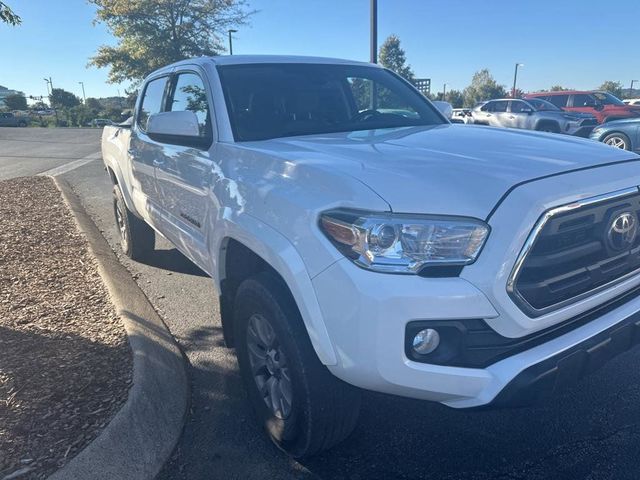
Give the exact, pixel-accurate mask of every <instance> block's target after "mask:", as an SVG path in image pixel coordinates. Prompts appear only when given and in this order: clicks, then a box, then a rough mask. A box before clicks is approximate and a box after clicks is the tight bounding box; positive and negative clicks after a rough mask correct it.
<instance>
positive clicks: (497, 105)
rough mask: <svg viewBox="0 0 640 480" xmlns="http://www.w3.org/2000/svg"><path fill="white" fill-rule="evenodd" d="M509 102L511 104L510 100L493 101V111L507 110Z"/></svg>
mask: <svg viewBox="0 0 640 480" xmlns="http://www.w3.org/2000/svg"><path fill="white" fill-rule="evenodd" d="M508 104H509V102H508V101H503V100H501V101H499V102H493V111H494V112H497V113H500V112H506V111H507V105H508Z"/></svg>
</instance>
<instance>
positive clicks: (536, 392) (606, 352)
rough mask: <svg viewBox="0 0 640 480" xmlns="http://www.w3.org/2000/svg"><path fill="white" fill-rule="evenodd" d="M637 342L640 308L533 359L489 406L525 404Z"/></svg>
mask: <svg viewBox="0 0 640 480" xmlns="http://www.w3.org/2000/svg"><path fill="white" fill-rule="evenodd" d="M638 344H640V312H635V313H632V314H631V315H629V316H628V317H626V318H624V319H623V320H621V321H619V322H618V323H616V324H614V325H613V326H611V327H609V328H607V329H605V330H603V331H601V332H600V333H597V334H596V335H593V336H592V337H590V338H588V339H586V340H584V341H582V342H580V343H578V344H576V345H574V346H573V347H571V348H568V349H566V350H563V351H561V352H559V353H557V354H556V355H553V356H551V357H549V358H546V359H545V360H542V361H540V362H539V363H536V364H534V365H532V366H530V367H528V368H526V369H525V370H523V371H522V372H520V373H519V374H518V375H517V376H516V377H515V378H513V379H512V380H511V381H510V382H509V383H508V384H507V386H506V387H505V388H504V389H503V390H502V391H501V392H500V393H499V394H498V396H497V397H496V398H494V399H493V400H492V401H491V402H490V404H489V406H496V407H497V406H522V405H529V404H531V403H534V402H536V401H539V400H541V399H542V398H544V397H546V396H549V395H551V394H553V393H556V392H558V391H560V390H564V389H566V388H567V387H569V386H571V385H574V384H575V383H577V382H578V381H579V380H580V379H582V378H583V377H584V376H586V375H588V374H590V373H592V372H594V371H595V370H597V369H598V368H600V367H601V366H603V365H604V364H605V363H606V362H608V361H609V360H611V359H612V358H613V357H615V356H617V355H619V354H621V353H624V352H626V351H627V350H630V349H631V348H633V347H635V346H636V345H638Z"/></svg>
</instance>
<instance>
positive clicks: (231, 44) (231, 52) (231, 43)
mask: <svg viewBox="0 0 640 480" xmlns="http://www.w3.org/2000/svg"><path fill="white" fill-rule="evenodd" d="M237 31H238V30H233V29H230V30H229V55H233V39H232V38H231V34H232V33H236V32H237Z"/></svg>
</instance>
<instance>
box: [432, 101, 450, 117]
mask: <svg viewBox="0 0 640 480" xmlns="http://www.w3.org/2000/svg"><path fill="white" fill-rule="evenodd" d="M433 105H434V106H435V107H436V108H437V109H438V110H440V113H442V114H443V115H444V116H445V117H447V118H448V119H449V120H451V117H452V116H453V106H452V105H451V104H450V103H449V102H442V101H440V100H435V101H434V102H433Z"/></svg>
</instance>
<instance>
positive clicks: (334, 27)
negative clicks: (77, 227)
mask: <svg viewBox="0 0 640 480" xmlns="http://www.w3.org/2000/svg"><path fill="white" fill-rule="evenodd" d="M249 3H250V5H251V7H252V8H255V9H257V10H259V12H258V13H256V14H255V15H254V16H253V17H252V20H251V25H249V26H245V27H241V28H239V30H240V31H239V32H238V33H237V34H235V40H234V53H251V54H258V53H265V54H300V55H320V56H334V57H343V58H351V59H356V60H367V59H368V57H369V0H249ZM8 4H9V5H11V6H12V7H13V9H14V10H15V11H16V13H18V14H19V15H21V16H22V18H23V24H22V25H21V26H19V27H15V28H12V27H8V26H4V25H0V85H4V86H6V87H9V88H13V89H17V90H22V91H24V92H25V93H26V94H27V95H42V94H45V93H46V85H45V82H44V80H43V77H45V76H47V77H48V76H51V77H52V78H53V84H54V86H55V87H61V88H64V89H67V90H70V91H72V92H74V93H76V94H78V95H80V94H81V87H80V85H79V84H78V82H79V81H83V82H84V83H85V88H86V93H87V96H96V97H102V96H110V95H116V94H117V93H118V92H117V90H118V88H119V89H120V93H123V91H124V86H125V85H110V84H108V83H106V78H107V72H106V70H98V69H96V68H92V67H90V68H87V67H86V64H87V60H88V58H89V57H91V55H93V53H94V52H95V51H96V49H97V47H98V46H99V45H101V44H104V43H113V42H114V40H113V38H112V37H110V35H109V33H108V32H107V31H106V29H105V28H104V27H103V26H102V25H97V26H94V25H92V20H93V16H94V9H93V6H91V5H89V4H87V3H86V2H85V1H84V0H64V1H56V2H53V1H52V0H8ZM53 4H55V7H53ZM378 5H379V7H378V8H379V25H378V32H379V43H382V41H383V40H384V38H385V37H387V36H388V35H390V34H392V33H395V34H397V35H398V36H399V37H400V39H401V41H402V45H403V47H404V48H405V50H406V53H407V58H408V61H409V63H410V64H411V65H412V66H413V69H414V71H415V73H416V75H417V76H418V77H430V78H431V79H432V84H433V89H434V90H438V91H440V90H442V85H443V83H445V82H446V83H447V89H448V90H449V89H451V88H456V89H461V88H464V87H465V86H466V85H467V84H468V83H469V81H470V80H471V76H472V75H473V73H474V72H475V71H477V70H479V69H481V68H484V67H487V68H489V69H490V70H491V72H492V74H493V75H494V77H495V78H496V79H497V80H498V82H500V83H502V84H505V85H507V86H510V85H511V82H512V81H513V67H514V64H515V62H521V63H524V64H525V66H524V68H522V69H521V71H520V74H519V81H518V84H519V87H520V88H522V89H523V90H525V91H529V90H539V89H543V88H548V87H550V86H551V85H554V84H561V85H564V86H566V87H573V88H579V89H583V88H584V89H588V88H595V87H597V86H598V85H600V84H601V83H602V82H603V81H604V80H616V81H621V82H622V83H623V84H624V85H625V87H626V86H628V85H629V83H630V81H631V79H638V80H640V57H639V55H638V51H639V49H638V32H637V29H638V23H637V20H638V19H639V18H640V1H638V0H610V1H609V2H601V1H598V2H596V1H595V0H536V1H518V0H492V1H489V0H439V1H432V0H378Z"/></svg>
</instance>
